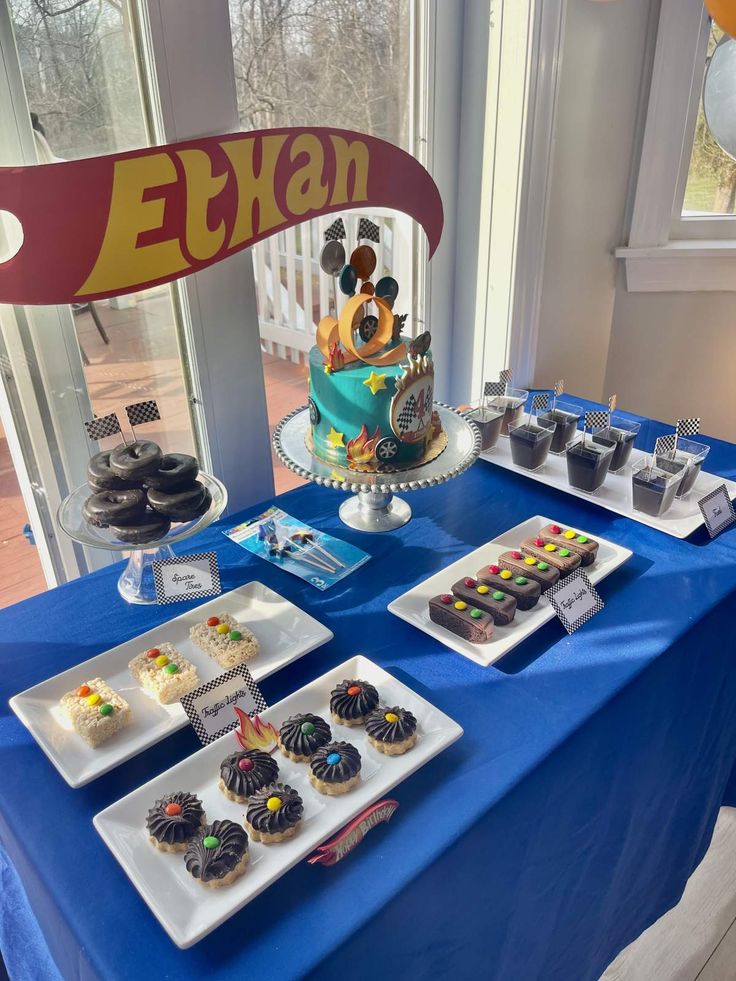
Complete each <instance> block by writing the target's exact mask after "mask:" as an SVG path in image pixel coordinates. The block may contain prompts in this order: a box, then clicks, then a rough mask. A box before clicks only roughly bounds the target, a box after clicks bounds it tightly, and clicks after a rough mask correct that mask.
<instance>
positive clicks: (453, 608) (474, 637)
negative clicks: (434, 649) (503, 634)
mask: <svg viewBox="0 0 736 981" xmlns="http://www.w3.org/2000/svg"><path fill="white" fill-rule="evenodd" d="M429 618H430V620H431V621H432V622H433V623H437V624H439V626H440V627H444V628H445V630H449V631H450V632H451V633H453V634H457V636H458V637H462V638H463V640H467V641H469V642H470V643H471V644H487V643H488V641H489V640H490V639H491V637H492V636H493V617H492V616H491V614H490V613H485V612H484V611H483V610H479V609H478V608H477V607H476V606H469V605H468V604H467V603H466V602H465V601H464V600H458V599H455V597H454V596H452V595H451V594H450V593H441V594H440V595H439V596H434V597H433V598H432V599H431V600H430V601H429Z"/></svg>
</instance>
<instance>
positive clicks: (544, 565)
mask: <svg viewBox="0 0 736 981" xmlns="http://www.w3.org/2000/svg"><path fill="white" fill-rule="evenodd" d="M537 568H538V569H539V571H540V572H546V571H547V569H549V566H548V565H547V563H546V562H540V563H539V565H538V566H537Z"/></svg>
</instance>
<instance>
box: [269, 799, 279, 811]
mask: <svg viewBox="0 0 736 981" xmlns="http://www.w3.org/2000/svg"><path fill="white" fill-rule="evenodd" d="M282 804H283V801H282V800H281V798H280V797H269V798H268V800H267V801H266V807H267V808H268V809H269V811H278V810H280V809H281V805H282Z"/></svg>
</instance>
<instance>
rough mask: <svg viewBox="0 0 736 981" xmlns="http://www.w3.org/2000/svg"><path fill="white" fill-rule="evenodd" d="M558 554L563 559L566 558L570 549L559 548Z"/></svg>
mask: <svg viewBox="0 0 736 981" xmlns="http://www.w3.org/2000/svg"><path fill="white" fill-rule="evenodd" d="M560 555H561V556H562V558H563V559H567V558H569V556H570V550H569V549H567V548H561V549H560Z"/></svg>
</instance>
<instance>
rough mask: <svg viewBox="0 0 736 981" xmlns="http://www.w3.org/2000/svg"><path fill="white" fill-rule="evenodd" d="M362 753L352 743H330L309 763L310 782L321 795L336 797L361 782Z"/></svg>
mask: <svg viewBox="0 0 736 981" xmlns="http://www.w3.org/2000/svg"><path fill="white" fill-rule="evenodd" d="M360 766H361V763H360V753H359V752H358V750H357V749H356V748H355V746H353V745H351V744H350V743H342V742H337V743H328V744H327V745H326V746H322V747H320V749H318V750H317V752H316V753H315V754H314V756H313V757H312V759H311V760H310V763H309V768H310V769H309V782H310V783H311V784H312V786H313V787H314V788H315V789H317V790H318V791H319V792H320V793H321V794H327V795H328V796H330V797H336V796H338V794H345V793H347V791H348V790H351V789H352V788H353V787H354V786H355V785H356V784H357V783H358V781H359V780H360Z"/></svg>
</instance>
